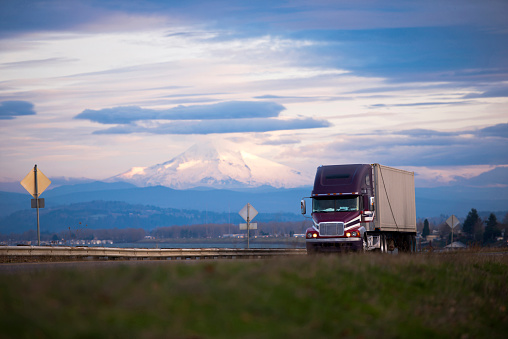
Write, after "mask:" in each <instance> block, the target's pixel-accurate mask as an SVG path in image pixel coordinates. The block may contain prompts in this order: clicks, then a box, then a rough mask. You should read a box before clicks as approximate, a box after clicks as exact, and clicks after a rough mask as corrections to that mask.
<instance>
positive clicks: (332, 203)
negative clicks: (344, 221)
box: [312, 196, 360, 213]
mask: <svg viewBox="0 0 508 339" xmlns="http://www.w3.org/2000/svg"><path fill="white" fill-rule="evenodd" d="M359 201H360V199H358V197H357V196H346V197H337V196H334V197H325V198H314V199H312V212H313V213H323V212H349V211H358V208H359Z"/></svg>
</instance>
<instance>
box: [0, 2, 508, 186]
mask: <svg viewBox="0 0 508 339" xmlns="http://www.w3.org/2000/svg"><path fill="white" fill-rule="evenodd" d="M507 17H508V2H507V1H505V0H484V1H477V0H428V1H405V0H404V1H403V0H386V1H370V0H351V1H349V0H346V1H327V0H313V1H276V0H271V1H263V0H261V1H230V0H229V1H228V0H224V1H204V0H189V1H157V0H144V1H139V0H136V1H133V0H121V1H120V0H118V1H116V0H115V1H101V0H97V1H93V0H92V1H85V0H65V1H64V0H60V1H58V0H45V1H29V0H28V1H23V0H19V1H1V2H0V181H11V180H12V181H18V180H21V179H22V178H23V177H24V176H25V175H26V174H27V173H28V172H29V171H30V170H31V169H32V168H33V166H34V164H37V165H38V168H39V169H40V170H41V171H42V172H43V173H44V174H45V175H46V176H48V177H50V178H51V177H69V178H91V179H97V180H103V179H106V178H109V177H111V176H114V175H117V174H119V173H123V172H125V171H127V170H129V169H130V168H132V167H138V166H152V165H155V164H159V163H163V162H165V161H168V160H170V159H172V158H173V157H175V156H177V155H178V154H180V153H182V152H184V151H185V150H186V149H188V148H189V147H191V146H192V145H194V144H200V143H211V144H215V145H221V146H222V147H227V148H231V149H233V150H243V151H248V152H249V153H252V154H255V155H257V156H260V157H264V158H267V159H270V160H273V161H277V162H279V163H282V164H284V165H287V166H291V167H293V168H295V169H297V170H300V171H302V173H306V174H308V175H309V176H310V177H312V176H313V175H314V173H315V169H316V167H317V166H319V165H321V164H323V165H327V164H343V163H381V164H384V165H388V166H394V167H399V168H404V169H407V170H411V171H415V173H416V183H417V186H421V187H427V186H440V185H449V184H453V183H462V184H464V183H465V182H466V181H464V180H467V179H469V178H473V177H477V176H479V175H482V174H483V175H484V176H485V177H486V178H487V179H488V180H487V179H486V180H482V181H478V180H477V181H476V185H490V186H505V187H508V178H507V175H506V173H507V170H506V169H507V167H508V20H506V18H507ZM489 171H490V172H489ZM486 173H494V174H495V175H490V176H488V175H485V174H486ZM480 177H481V176H480ZM311 184H312V182H309V185H311Z"/></svg>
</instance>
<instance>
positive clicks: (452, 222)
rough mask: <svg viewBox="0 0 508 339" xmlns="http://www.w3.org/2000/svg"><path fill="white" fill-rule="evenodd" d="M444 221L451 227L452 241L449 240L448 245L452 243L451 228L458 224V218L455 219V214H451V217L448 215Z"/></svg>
mask: <svg viewBox="0 0 508 339" xmlns="http://www.w3.org/2000/svg"><path fill="white" fill-rule="evenodd" d="M446 223H447V224H448V226H450V227H451V229H452V241H451V242H450V245H451V244H453V229H454V228H455V226H457V225H458V224H459V219H457V217H456V216H454V215H453V214H452V216H451V217H449V218H448V219H447V220H446Z"/></svg>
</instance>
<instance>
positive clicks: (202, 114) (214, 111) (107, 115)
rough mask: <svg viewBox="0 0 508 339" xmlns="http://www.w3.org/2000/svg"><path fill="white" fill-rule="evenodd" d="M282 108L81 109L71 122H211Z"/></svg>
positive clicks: (231, 104) (272, 113)
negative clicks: (82, 120) (81, 120)
mask: <svg viewBox="0 0 508 339" xmlns="http://www.w3.org/2000/svg"><path fill="white" fill-rule="evenodd" d="M283 110H285V107H284V106H282V105H279V104H277V103H275V102H251V101H227V102H221V103H217V104H211V105H193V106H182V105H180V106H177V107H174V108H170V109H167V110H152V109H146V108H141V107H138V106H126V107H114V108H105V109H101V110H90V109H87V110H84V111H83V112H81V113H80V114H78V115H76V116H75V117H74V118H75V119H85V120H90V121H94V122H98V123H101V124H129V123H132V122H134V121H139V120H214V119H247V118H270V117H277V116H278V115H279V114H280V112H282V111H283Z"/></svg>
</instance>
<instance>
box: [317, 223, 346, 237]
mask: <svg viewBox="0 0 508 339" xmlns="http://www.w3.org/2000/svg"><path fill="white" fill-rule="evenodd" d="M319 235H321V236H327V235H340V236H342V235H344V223H343V222H321V223H319Z"/></svg>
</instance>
